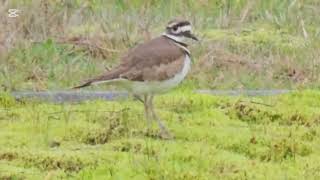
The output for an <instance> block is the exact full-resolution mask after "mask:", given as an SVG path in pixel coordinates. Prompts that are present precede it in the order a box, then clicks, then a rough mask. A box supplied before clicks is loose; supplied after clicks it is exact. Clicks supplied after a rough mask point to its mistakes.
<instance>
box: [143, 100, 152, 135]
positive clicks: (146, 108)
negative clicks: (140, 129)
mask: <svg viewBox="0 0 320 180" xmlns="http://www.w3.org/2000/svg"><path fill="white" fill-rule="evenodd" d="M149 101H150V96H149V95H144V96H143V105H144V114H145V118H146V120H147V127H148V131H150V130H151V125H152V117H151V112H150V107H149V106H148V102H149Z"/></svg>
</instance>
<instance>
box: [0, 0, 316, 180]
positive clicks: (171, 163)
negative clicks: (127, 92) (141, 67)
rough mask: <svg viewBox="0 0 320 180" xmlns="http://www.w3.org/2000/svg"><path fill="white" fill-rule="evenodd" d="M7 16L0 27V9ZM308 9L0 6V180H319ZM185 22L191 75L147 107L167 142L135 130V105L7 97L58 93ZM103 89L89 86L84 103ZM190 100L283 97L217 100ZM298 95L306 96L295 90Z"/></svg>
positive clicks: (281, 2) (138, 113) (286, 0)
mask: <svg viewBox="0 0 320 180" xmlns="http://www.w3.org/2000/svg"><path fill="white" fill-rule="evenodd" d="M10 8H16V9H19V10H20V12H19V16H18V17H15V18H13V17H12V18H9V17H8V9H10ZM319 9H320V3H319V2H318V1H317V0H269V1H263V0H261V1H255V0H229V1H221V0H199V1H193V0H185V1H178V0H172V1H164V0H161V1H155V0H150V1H143V0H130V1H129V0H110V1H107V2H106V1H102V0H93V1H86V0H75V1H64V0H62V1H60V0H53V1H45V0H30V1H29V0H22V1H21V0H10V1H8V0H4V1H1V2H0V27H1V28H0V179H10V180H11V179H47V180H49V179H50V180H51V179H190V180H191V179H213V178H215V179H319V178H320V173H319V172H320V165H319V161H320V154H319V150H318V149H320V147H319V144H320V138H319V133H320V128H319V127H320V113H319V112H320V110H319V107H320V104H319V102H320V93H319V92H318V91H317V90H305V89H316V88H317V87H318V86H319V85H318V84H319V82H320V76H319V74H320V69H319V63H320V59H319V57H320V53H319V52H320V51H319V48H320V26H319V25H320V18H319V16H320V10H319ZM174 17H184V18H186V19H189V20H190V21H191V22H192V23H193V25H194V32H195V34H197V35H198V36H199V37H200V39H201V41H200V43H195V44H193V45H191V46H190V49H191V52H192V57H193V66H192V72H191V73H190V74H189V75H188V77H187V79H186V80H185V81H184V82H183V83H182V85H181V86H180V87H179V88H177V89H175V90H173V91H172V92H170V93H168V94H165V95H162V96H159V97H157V98H156V107H157V109H158V111H159V115H160V117H162V118H163V119H164V120H165V123H166V124H167V126H168V127H169V129H170V130H171V131H172V132H173V134H175V139H174V140H162V139H160V138H159V137H158V130H157V128H156V127H154V130H152V132H151V133H150V132H149V133H147V132H146V131H145V128H146V122H145V119H144V115H143V106H142V105H141V104H140V103H139V102H138V101H135V100H133V99H120V100H117V101H108V102H106V101H101V100H100V101H99V100H97V101H88V102H82V103H72V104H70V103H69V104H67V103H65V104H54V103H50V102H39V101H35V100H34V101H30V100H24V99H21V100H15V99H14V98H13V97H12V96H11V95H10V92H13V91H52V90H66V89H69V88H70V87H72V86H74V85H77V84H78V83H79V82H81V80H83V79H86V78H88V77H91V76H93V75H96V74H98V73H100V72H103V71H106V70H108V69H110V68H112V67H113V66H115V65H116V64H117V63H118V60H119V58H120V57H121V55H122V54H123V53H125V52H126V51H127V50H128V49H130V48H132V47H134V46H135V45H137V44H138V43H141V42H144V41H146V40H148V39H150V38H152V37H155V36H157V35H159V34H161V33H162V31H163V30H164V26H165V25H166V23H167V22H168V21H169V20H170V19H172V18H174ZM106 89H107V90H114V89H115V87H106V86H103V85H102V86H98V87H91V88H88V90H106ZM196 89H293V90H294V91H293V92H292V93H289V94H286V95H276V96H268V97H243V96H241V97H227V96H212V95H203V94H197V93H195V90H196ZM303 89H304V90H303Z"/></svg>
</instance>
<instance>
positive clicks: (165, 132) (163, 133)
mask: <svg viewBox="0 0 320 180" xmlns="http://www.w3.org/2000/svg"><path fill="white" fill-rule="evenodd" d="M149 107H150V109H151V115H152V118H153V119H155V120H156V121H157V123H158V125H159V127H160V131H161V137H162V138H164V139H172V138H173V136H172V135H171V134H170V132H169V131H168V129H167V128H166V126H165V125H164V124H163V123H162V121H161V119H160V118H159V117H158V116H157V114H156V113H155V111H154V108H153V95H151V96H150V99H149Z"/></svg>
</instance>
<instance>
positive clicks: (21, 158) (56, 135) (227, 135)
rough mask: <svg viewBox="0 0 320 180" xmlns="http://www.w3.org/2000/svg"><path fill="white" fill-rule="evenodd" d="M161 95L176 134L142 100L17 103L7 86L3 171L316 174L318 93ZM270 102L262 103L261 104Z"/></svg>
mask: <svg viewBox="0 0 320 180" xmlns="http://www.w3.org/2000/svg"><path fill="white" fill-rule="evenodd" d="M181 92H182V91H181V90H177V91H175V92H172V93H169V94H167V95H162V96H159V97H158V98H157V99H156V107H157V110H158V111H159V113H160V116H161V117H162V118H163V119H164V120H165V123H166V124H167V126H168V127H169V129H170V130H171V131H172V133H174V134H175V139H174V140H161V139H159V138H158V135H157V134H158V129H157V127H156V126H154V128H153V131H152V132H153V133H152V134H149V135H148V134H146V131H145V128H146V122H145V119H144V116H143V106H142V105H141V104H140V103H139V102H136V101H132V100H121V101H114V102H105V101H92V102H85V103H80V104H50V103H39V102H15V101H14V99H12V98H10V96H8V95H5V94H3V95H2V96H1V98H0V100H1V103H0V104H1V112H0V146H1V150H0V178H7V179H43V178H48V179H60V178H64V179H212V178H219V179H302V178H306V179H318V178H319V177H320V174H319V169H320V166H319V163H318V162H319V160H320V159H319V157H320V156H319V155H320V154H319V151H318V149H319V148H320V147H319V143H320V139H319V133H320V126H319V125H320V120H319V119H320V113H319V112H320V111H319V108H318V107H319V105H320V104H319V102H320V94H319V92H317V91H302V92H295V93H292V94H288V95H281V96H274V97H264V98H246V97H238V98H231V97H215V96H210V95H199V94H194V93H192V92H187V91H183V93H181ZM259 103H263V104H265V105H262V104H259Z"/></svg>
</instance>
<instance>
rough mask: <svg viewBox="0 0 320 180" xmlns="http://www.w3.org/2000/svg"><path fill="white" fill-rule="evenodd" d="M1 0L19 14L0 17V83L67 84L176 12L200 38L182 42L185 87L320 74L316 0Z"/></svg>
mask: <svg viewBox="0 0 320 180" xmlns="http://www.w3.org/2000/svg"><path fill="white" fill-rule="evenodd" d="M2 5H3V7H4V8H2V9H0V14H3V16H4V17H5V14H7V12H6V10H7V9H8V8H13V7H17V8H18V9H20V10H21V15H20V16H19V17H17V18H14V19H12V18H11V19H10V18H7V19H5V20H4V21H1V22H0V23H2V25H1V24H0V26H2V27H4V28H3V29H1V30H0V33H1V34H3V35H1V36H0V66H1V69H0V74H1V75H0V90H5V91H13V90H53V89H66V88H68V87H70V86H74V85H76V84H78V83H79V81H81V80H82V79H86V78H89V77H91V76H94V75H96V74H99V73H100V72H102V71H105V69H108V68H110V67H112V66H115V65H116V64H117V63H118V62H119V59H120V57H121V56H122V54H123V53H126V52H127V50H128V49H130V48H132V47H134V46H135V45H136V44H138V43H141V42H143V41H144V40H145V39H148V38H149V37H155V36H157V35H159V34H161V33H162V32H163V30H164V26H165V25H166V23H167V22H168V21H169V20H171V19H172V18H175V17H184V18H186V19H189V20H190V21H191V22H192V24H193V25H194V28H193V29H194V31H195V34H197V35H198V36H199V37H200V39H201V40H202V41H201V42H200V43H196V44H193V45H192V46H191V47H190V49H191V52H192V55H193V59H194V62H195V63H194V64H193V72H192V73H191V74H190V75H189V77H188V83H189V84H191V85H192V86H191V87H192V88H193V89H194V88H214V89H230V88H232V89H242V88H248V89H252V88H253V89H257V88H301V87H304V88H306V87H307V88H314V87H318V84H319V82H320V78H319V74H320V73H319V72H320V70H319V68H318V66H317V64H318V63H319V58H317V57H319V51H318V49H319V47H320V43H319V42H320V41H319V37H320V36H319V35H320V28H319V26H318V24H319V23H320V22H319V18H317V17H318V16H319V15H320V11H319V10H318V9H319V7H320V4H319V3H318V1H316V0H305V1H292V0H285V1H282V0H270V1H253V0H230V1H220V0H201V1H199V2H198V1H193V0H187V1H183V2H182V1H178V0H173V1H170V2H168V1H142V0H132V1H126V0H111V1H108V3H105V2H104V1H102V0H95V1H84V0H78V1H72V2H69V1H68V2H67V1H50V2H46V1H44V0H32V1H16V0H13V1H10V2H8V3H2ZM13 29H15V31H13ZM75 40H78V41H75ZM76 42H78V43H79V42H80V44H77V43H76ZM81 43H82V44H81Z"/></svg>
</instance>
